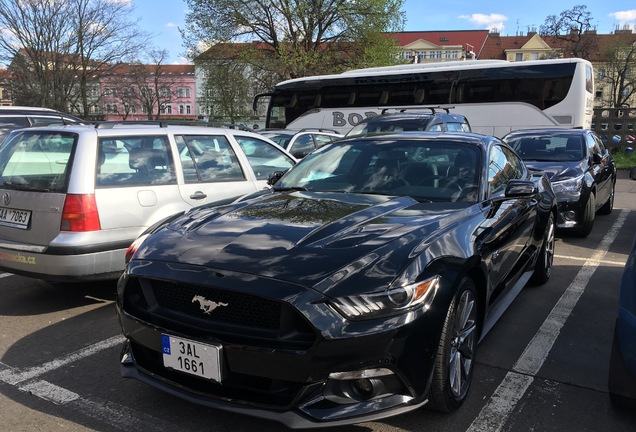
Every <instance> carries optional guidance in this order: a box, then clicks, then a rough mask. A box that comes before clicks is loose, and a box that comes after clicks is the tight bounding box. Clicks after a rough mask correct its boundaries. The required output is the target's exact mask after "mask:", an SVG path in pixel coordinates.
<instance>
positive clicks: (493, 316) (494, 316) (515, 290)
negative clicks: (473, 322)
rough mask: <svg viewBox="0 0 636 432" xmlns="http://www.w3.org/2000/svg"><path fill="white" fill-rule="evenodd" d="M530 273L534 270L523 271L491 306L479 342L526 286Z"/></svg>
mask: <svg viewBox="0 0 636 432" xmlns="http://www.w3.org/2000/svg"><path fill="white" fill-rule="evenodd" d="M532 273H534V270H529V271H526V272H525V273H523V274H522V275H521V277H520V278H519V279H518V280H517V282H516V283H515V284H514V285H513V286H512V288H510V289H509V290H508V292H507V293H506V294H505V295H504V296H502V297H501V299H499V301H498V302H497V304H496V305H495V306H494V307H493V308H492V310H491V311H490V313H489V314H488V317H487V318H486V321H485V322H484V328H483V330H482V332H481V337H480V338H479V341H480V342H481V341H482V339H483V338H484V337H485V336H486V335H487V334H488V332H489V331H490V329H492V327H493V326H494V325H495V323H496V322H497V321H498V320H499V318H501V316H502V315H503V313H504V312H505V311H506V309H508V306H510V305H511V304H512V302H513V300H514V299H515V298H516V297H517V295H519V293H520V292H521V290H522V289H523V287H524V286H526V284H527V283H528V281H529V280H530V277H532Z"/></svg>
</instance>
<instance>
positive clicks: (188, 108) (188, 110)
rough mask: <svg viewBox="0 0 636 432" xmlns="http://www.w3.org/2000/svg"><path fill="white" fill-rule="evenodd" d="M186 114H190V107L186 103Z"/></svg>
mask: <svg viewBox="0 0 636 432" xmlns="http://www.w3.org/2000/svg"><path fill="white" fill-rule="evenodd" d="M186 114H192V108H191V107H190V105H186Z"/></svg>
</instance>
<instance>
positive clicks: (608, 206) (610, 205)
mask: <svg viewBox="0 0 636 432" xmlns="http://www.w3.org/2000/svg"><path fill="white" fill-rule="evenodd" d="M615 192H616V181H614V180H612V190H611V191H610V196H609V198H607V202H606V203H605V204H603V207H601V208H600V209H598V214H601V215H608V214H611V213H612V210H614V194H615Z"/></svg>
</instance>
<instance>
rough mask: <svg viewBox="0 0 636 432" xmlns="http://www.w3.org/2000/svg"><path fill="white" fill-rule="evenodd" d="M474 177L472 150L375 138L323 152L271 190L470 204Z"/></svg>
mask: <svg viewBox="0 0 636 432" xmlns="http://www.w3.org/2000/svg"><path fill="white" fill-rule="evenodd" d="M480 172H481V161H480V157H479V152H478V150H477V148H475V147H472V146H469V145H465V144H461V143H456V142H450V141H449V142H446V141H425V140H416V139H414V140H409V141H405V140H389V139H386V138H380V137H378V138H377V139H375V140H360V141H354V140H351V141H343V142H339V143H335V144H332V145H329V146H326V147H323V148H321V149H319V150H318V151H316V152H314V153H312V154H311V155H309V156H308V157H307V158H305V159H304V160H303V161H301V162H300V163H299V164H298V165H296V166H295V167H294V168H292V169H291V170H290V171H289V172H288V173H287V174H286V175H285V176H284V177H283V178H282V179H281V180H280V181H279V182H278V183H276V185H275V187H274V189H276V190H290V189H295V190H299V189H300V190H309V191H324V192H327V191H330V192H342V193H367V194H381V195H392V196H411V197H413V198H415V199H418V200H422V201H424V200H430V201H469V202H474V201H475V200H476V194H475V191H476V190H478V188H479V178H480V176H479V173H480Z"/></svg>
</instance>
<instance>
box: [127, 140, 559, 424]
mask: <svg viewBox="0 0 636 432" xmlns="http://www.w3.org/2000/svg"><path fill="white" fill-rule="evenodd" d="M555 213H556V200H555V196H554V193H553V191H552V189H551V187H550V183H549V181H548V179H547V178H546V176H545V175H544V174H543V173H541V172H536V171H534V172H533V171H530V170H528V169H527V168H526V167H525V165H524V164H523V162H522V161H521V159H520V158H519V157H518V156H517V155H516V154H515V153H514V151H512V150H511V149H510V148H509V147H508V146H507V145H506V144H504V143H503V142H501V141H500V140H498V139H496V138H493V137H486V136H482V135H476V134H460V133H458V134H455V133H448V134H438V133H427V132H424V133H404V134H399V135H384V136H372V137H366V138H354V139H348V140H343V141H340V142H337V143H334V144H331V145H328V146H326V147H323V148H321V149H319V150H317V151H316V152H314V153H312V154H311V155H309V156H308V157H307V158H305V159H304V160H303V161H301V162H300V163H299V164H298V165H296V166H295V167H293V168H292V169H291V170H290V171H289V172H287V173H286V174H285V175H284V176H283V177H282V178H280V180H278V182H276V183H275V184H274V186H273V188H272V189H271V190H265V191H262V192H259V193H257V194H254V195H253V196H251V197H248V198H246V199H242V200H239V201H237V202H234V203H232V204H229V205H221V206H207V207H200V208H197V209H193V210H192V211H189V212H188V213H186V214H182V215H175V216H174V217H172V218H171V219H169V220H166V221H164V222H163V223H161V224H157V225H156V226H154V227H152V228H151V229H149V230H148V231H147V232H146V233H145V234H144V235H142V236H141V237H140V238H139V239H138V240H137V241H136V242H135V243H134V244H133V245H132V246H131V248H130V249H129V251H128V254H127V259H128V260H129V262H128V264H127V268H126V271H125V273H124V274H123V275H122V277H121V279H120V280H119V283H118V298H117V309H118V314H119V319H120V323H121V326H122V329H123V333H124V335H125V336H126V338H127V341H126V343H125V346H124V348H123V351H122V356H121V370H122V374H123V375H124V376H125V377H133V378H137V379H139V380H141V381H144V382H146V383H149V384H151V385H153V386H155V387H158V388H160V389H162V390H165V391H167V392H169V393H171V394H174V395H177V396H180V397H182V398H185V399H187V400H190V401H193V402H196V403H200V404H203V405H206V406H210V407H216V408H221V409H225V410H229V411H233V412H239V413H244V414H249V415H253V416H257V417H261V418H268V419H271V420H275V421H279V422H282V423H284V424H286V425H288V426H290V427H296V428H304V427H315V426H321V425H340V424H350V423H359V422H362V421H368V420H373V419H379V418H383V417H387V416H391V415H395V414H399V413H402V412H405V411H408V410H412V409H415V408H418V407H420V406H422V405H424V404H427V406H430V407H433V408H434V409H437V410H440V411H446V412H448V411H453V410H455V409H457V408H458V407H459V406H460V405H461V404H462V403H463V401H464V400H465V398H466V396H467V393H468V390H469V387H470V383H471V378H472V373H473V367H474V364H475V353H476V351H477V344H478V341H479V340H480V338H482V337H483V336H484V335H485V334H486V332H487V331H488V329H490V327H491V326H492V325H493V323H494V322H495V321H496V320H497V319H498V318H499V316H500V315H501V314H502V313H503V311H504V310H505V308H506V306H507V305H508V304H509V303H510V301H512V299H513V298H514V297H515V296H516V295H517V293H518V292H519V290H520V289H521V288H522V287H523V286H524V285H525V284H526V283H527V282H528V281H529V280H530V279H533V280H534V282H535V283H538V284H540V283H545V282H546V281H547V280H548V278H549V277H550V273H551V269H552V259H553V255H554V226H555Z"/></svg>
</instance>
